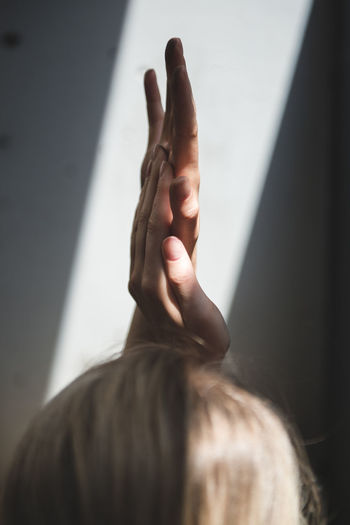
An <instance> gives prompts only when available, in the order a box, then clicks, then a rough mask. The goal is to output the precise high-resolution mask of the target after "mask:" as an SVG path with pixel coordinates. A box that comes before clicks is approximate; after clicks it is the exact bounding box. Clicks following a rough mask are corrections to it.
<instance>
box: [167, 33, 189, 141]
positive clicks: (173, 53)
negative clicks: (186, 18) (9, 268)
mask: <svg viewBox="0 0 350 525" xmlns="http://www.w3.org/2000/svg"><path fill="white" fill-rule="evenodd" d="M165 65H166V71H167V94H166V109H165V116H164V125H163V132H162V139H161V140H162V142H164V143H166V144H167V143H168V142H169V141H170V138H171V134H172V125H173V101H172V91H171V78H172V75H173V72H174V70H175V69H176V67H178V66H184V65H186V63H185V58H184V55H183V47H182V42H181V40H180V38H171V39H170V40H169V42H168V43H167V46H166V49H165Z"/></svg>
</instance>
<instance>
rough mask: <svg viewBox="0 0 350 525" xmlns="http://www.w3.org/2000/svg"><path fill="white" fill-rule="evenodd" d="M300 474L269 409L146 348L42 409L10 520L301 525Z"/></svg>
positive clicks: (28, 440)
mask: <svg viewBox="0 0 350 525" xmlns="http://www.w3.org/2000/svg"><path fill="white" fill-rule="evenodd" d="M299 473H300V469H299V466H298V461H297V458H296V454H295V451H294V448H293V446H292V444H291V441H290V439H289V437H288V434H287V432H286V431H285V429H284V426H283V424H282V423H281V421H280V419H279V418H278V417H277V415H275V413H274V412H273V411H272V410H271V409H270V408H269V407H268V406H267V405H266V404H265V403H264V402H263V401H261V400H260V399H258V398H257V397H255V396H253V395H251V394H249V393H248V392H246V391H245V390H242V389H240V388H238V387H237V386H235V385H234V384H232V383H231V382H229V381H228V380H227V379H224V378H223V377H222V376H221V375H220V374H218V373H217V372H214V371H212V370H210V369H208V368H207V367H203V366H201V365H200V364H199V363H198V362H196V360H195V359H189V358H188V356H186V355H185V353H184V352H183V351H182V350H176V349H172V348H167V347H161V346H159V347H157V346H156V347H147V348H146V347H142V348H137V349H134V350H131V351H129V352H128V353H125V354H124V355H122V356H121V357H120V358H118V359H116V360H114V361H111V362H108V363H104V364H102V365H100V366H98V367H95V368H93V369H91V370H89V371H88V372H86V373H85V374H83V375H82V376H80V377H79V378H78V379H77V380H76V381H74V382H73V383H72V384H71V385H70V386H69V387H67V388H66V389H65V390H64V391H63V392H61V393H60V394H59V395H58V396H57V397H56V398H54V399H53V400H52V401H51V402H50V403H49V404H48V405H47V406H46V407H44V408H43V409H42V411H41V412H40V413H39V414H38V416H37V417H36V418H35V420H34V421H33V423H32V424H31V426H30V428H29V429H28V431H27V433H26V435H25V436H24V438H23V439H22V442H21V444H20V446H19V447H18V450H17V452H16V455H15V457H14V460H13V463H12V466H11V469H10V471H9V474H8V477H7V480H6V484H5V490H4V494H3V502H2V520H3V524H4V525H19V524H21V525H23V524H24V523H25V524H26V525H32V524H33V525H34V524H35V525H48V524H50V525H63V524H64V525H70V524H72V525H73V524H74V525H80V524H81V525H95V524H101V523H103V524H104V525H112V524H113V525H118V524H119V525H182V524H183V525H223V524H228V523H230V524H232V525H243V524H244V525H253V524H254V525H260V524H261V525H263V524H264V525H274V524H277V523H278V524H281V523H283V524H284V525H297V524H300V523H303V521H302V520H303V518H302V513H301V509H300V507H301V480H300V476H299ZM311 522H312V521H310V523H311ZM318 522H319V521H317V519H316V518H315V521H314V523H318Z"/></svg>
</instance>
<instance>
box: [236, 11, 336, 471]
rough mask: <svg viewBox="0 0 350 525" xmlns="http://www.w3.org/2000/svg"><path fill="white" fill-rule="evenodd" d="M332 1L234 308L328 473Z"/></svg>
mask: <svg viewBox="0 0 350 525" xmlns="http://www.w3.org/2000/svg"><path fill="white" fill-rule="evenodd" d="M329 6H330V3H329V2H327V1H320V2H315V3H314V5H313V8H312V10H311V13H310V18H309V21H308V25H307V28H306V32H305V36H304V41H303V43H302V47H301V51H300V56H299V60H298V63H297V66H296V70H295V74H294V78H293V81H292V85H291V89H290V93H289V97H288V100H287V104H286V107H285V111H284V115H283V118H282V121H281V125H280V129H279V133H278V136H277V140H276V144H275V148H274V152H273V155H272V157H271V162H270V166H269V169H268V172H267V176H266V182H265V186H264V189H263V192H262V195H261V200H260V203H259V207H258V210H257V214H256V218H255V222H254V225H253V228H252V232H251V236H250V239H249V243H248V246H247V250H246V254H245V258H244V262H243V265H242V269H241V273H240V277H239V280H238V285H237V288H236V292H235V295H234V298H233V302H232V305H231V309H230V314H229V328H230V332H231V336H232V346H231V348H232V356H233V359H234V360H235V361H236V363H238V367H239V368H240V373H241V375H242V376H243V378H244V382H245V383H246V384H248V385H250V387H252V388H253V389H254V390H255V391H257V392H258V393H261V394H263V395H264V396H267V397H268V398H271V399H272V400H273V401H274V402H275V403H277V404H278V405H279V406H280V407H282V408H283V410H284V411H287V413H288V414H289V416H290V417H291V418H292V419H293V420H294V421H295V422H296V423H297V426H298V427H299V429H300V430H301V433H302V436H303V437H304V438H305V439H306V440H311V439H316V440H318V439H321V442H320V443H318V444H315V445H313V446H310V447H309V452H310V456H311V459H312V462H313V464H314V466H315V468H316V470H317V472H318V473H319V475H320V476H321V477H322V476H323V472H324V447H325V442H324V439H323V438H324V436H325V433H326V414H325V409H324V406H325V399H326V383H327V378H326V367H327V360H326V359H327V355H326V342H327V337H328V329H329V327H328V317H327V314H328V312H327V308H328V306H327V305H328V292H329V290H328V271H329V261H328V258H329V253H328V251H329V229H328V228H329V226H328V225H329V193H328V189H329V173H330V162H331V119H332V104H331V100H332V97H331V83H330V68H331V59H332V45H331V36H332V32H331V26H330V24H329V16H330V12H329V11H330V9H331V8H330V7H329Z"/></svg>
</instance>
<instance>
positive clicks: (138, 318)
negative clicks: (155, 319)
mask: <svg viewBox="0 0 350 525" xmlns="http://www.w3.org/2000/svg"><path fill="white" fill-rule="evenodd" d="M154 341H155V336H154V334H153V332H152V330H151V329H150V326H149V324H148V322H147V320H146V319H145V316H144V315H143V313H142V312H141V310H140V308H139V307H138V306H136V307H135V310H134V314H133V316H132V319H131V323H130V328H129V332H128V335H127V338H126V342H125V347H124V352H127V351H128V350H129V349H130V348H132V347H133V346H135V345H138V344H142V343H147V342H154Z"/></svg>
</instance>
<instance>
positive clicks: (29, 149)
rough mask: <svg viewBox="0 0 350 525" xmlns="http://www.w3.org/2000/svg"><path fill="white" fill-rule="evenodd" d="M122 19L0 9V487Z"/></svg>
mask: <svg viewBox="0 0 350 525" xmlns="http://www.w3.org/2000/svg"><path fill="white" fill-rule="evenodd" d="M126 7H127V0H118V1H115V0H104V1H103V2H89V3H86V2H82V1H78V2H69V1H67V2H56V3H55V2H46V1H44V0H39V1H37V2H34V3H33V2H21V1H19V0H14V1H12V2H7V1H5V2H3V3H2V4H1V7H0V36H1V42H0V63H1V64H2V73H3V74H2V75H1V77H2V81H1V86H0V100H1V108H2V109H1V116H0V163H1V180H0V219H1V220H0V224H1V230H0V245H1V260H0V266H1V268H0V290H1V293H0V312H1V329H0V348H1V357H0V359H1V366H0V399H1V407H0V426H1V438H0V475H1V473H2V471H3V469H4V466H5V464H6V462H7V461H8V457H9V455H10V452H11V450H12V449H13V446H14V444H15V442H16V441H17V439H18V436H19V435H20V434H21V433H22V431H23V429H24V427H25V426H26V423H27V421H28V420H29V418H30V417H31V415H32V414H33V412H35V411H36V410H37V408H38V407H39V406H40V405H41V403H42V399H43V396H44V393H45V388H46V386H47V380H48V374H49V372H50V368H51V363H52V359H53V352H54V348H55V343H56V337H57V332H58V328H59V322H60V318H61V312H62V309H63V304H64V298H65V294H66V288H67V285H68V280H69V276H70V271H71V265H72V262H73V257H74V253H75V247H76V243H77V240H78V234H79V230H80V223H81V219H82V214H83V209H84V204H85V199H86V196H87V191H88V187H89V182H90V177H91V173H92V168H93V162H94V158H95V152H96V147H97V141H98V135H99V130H100V127H101V123H102V116H103V112H104V107H105V102H106V97H107V94H108V89H109V83H110V78H111V73H112V70H113V66H114V61H115V55H116V50H117V48H118V41H119V38H120V35H121V30H122V25H123V19H124V14H125V11H126Z"/></svg>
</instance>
